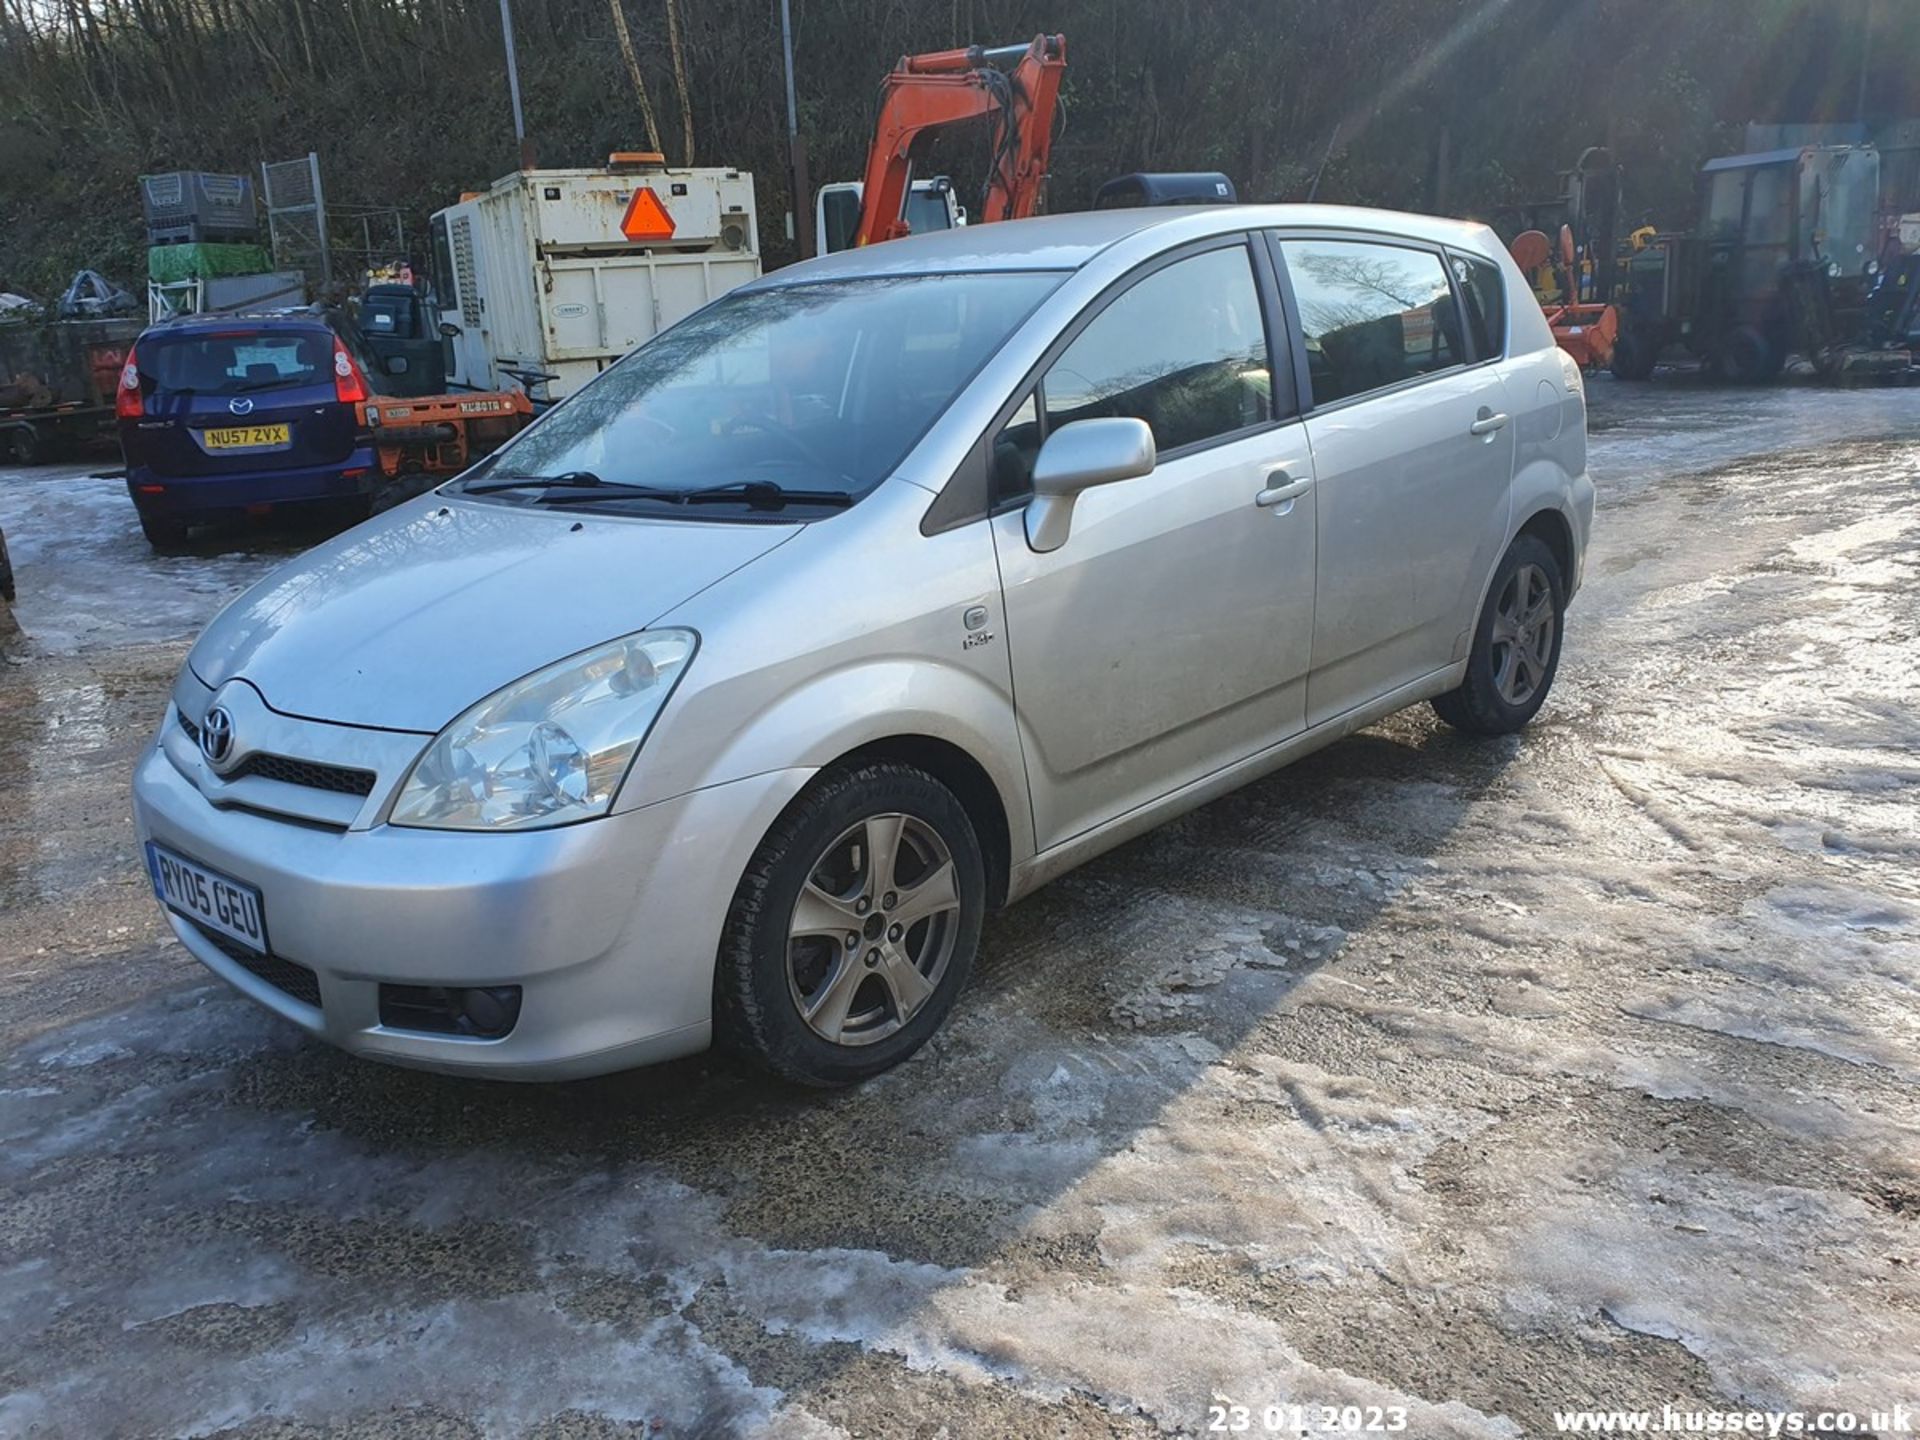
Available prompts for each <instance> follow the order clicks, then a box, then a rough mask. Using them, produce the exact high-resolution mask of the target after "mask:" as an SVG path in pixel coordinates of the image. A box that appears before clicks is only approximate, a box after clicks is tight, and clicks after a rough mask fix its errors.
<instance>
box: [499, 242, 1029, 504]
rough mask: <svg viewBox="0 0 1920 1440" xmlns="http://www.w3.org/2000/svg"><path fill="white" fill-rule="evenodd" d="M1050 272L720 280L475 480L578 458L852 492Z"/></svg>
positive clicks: (710, 479)
mask: <svg viewBox="0 0 1920 1440" xmlns="http://www.w3.org/2000/svg"><path fill="white" fill-rule="evenodd" d="M1060 278H1061V277H1060V276H1059V275H1058V274H1039V273H1017V274H1008V273H1000V274H949V275H921V276H888V277H877V278H868V279H860V280H843V281H834V282H826V283H820V284H812V285H792V286H782V287H778V288H774V289H767V290H754V291H742V292H736V293H735V294H733V295H730V296H728V297H726V298H725V299H723V300H721V301H719V302H718V303H717V304H714V305H711V306H709V307H707V308H706V309H705V310H702V311H700V312H699V313H697V314H695V315H693V316H691V317H689V318H688V319H686V320H684V321H682V322H681V323H680V324H678V325H676V326H674V327H673V328H672V329H671V330H668V331H667V332H665V333H664V334H662V335H661V336H660V337H659V338H658V339H655V340H653V341H651V342H650V343H648V344H646V345H644V346H642V347H641V348H640V349H638V350H636V351H635V352H634V353H633V354H631V355H629V356H628V357H627V358H626V359H624V360H622V361H621V362H620V363H619V364H618V365H616V366H614V367H613V368H612V369H610V370H608V371H607V372H606V373H605V374H604V375H602V376H600V377H599V378H598V379H596V380H595V381H593V383H592V384H590V385H588V386H587V387H586V388H585V389H583V390H581V391H580V393H579V394H577V395H575V396H574V397H573V398H572V399H570V400H568V401H567V402H566V403H565V404H563V405H561V406H559V407H558V408H556V409H554V410H553V411H551V412H550V413H549V414H548V415H546V416H545V417H544V418H543V419H541V420H540V421H539V422H537V423H536V424H534V425H533V426H532V427H530V428H529V429H528V430H527V431H525V432H524V433H523V434H522V435H521V436H520V437H519V438H518V439H517V440H515V441H514V442H513V443H512V444H511V445H509V446H507V447H506V448H505V449H503V450H501V451H500V452H499V454H498V459H497V460H496V462H495V464H494V465H493V466H491V467H489V469H488V471H487V472H486V474H485V476H484V479H485V481H486V482H487V483H489V484H493V483H497V482H500V481H503V480H506V479H509V478H511V477H514V476H529V477H551V476H557V475H566V474H570V473H574V472H582V471H584V472H589V473H591V474H592V475H594V476H596V477H598V478H599V479H601V480H604V481H607V482H610V483H612V484H618V485H644V486H648V487H651V488H660V489H675V490H696V489H704V488H707V487H711V486H716V485H732V484H739V483H743V482H754V481H764V482H770V483H772V484H775V485H779V486H781V487H783V488H786V489H807V490H816V491H830V492H836V493H840V494H846V495H859V494H863V493H865V492H866V491H867V490H869V489H871V488H872V487H873V486H874V485H876V484H878V483H879V482H880V481H881V480H882V479H884V478H885V477H886V476H887V475H888V474H889V473H890V472H891V471H892V470H893V468H894V467H895V466H896V465H898V464H899V463H900V461H901V460H902V459H903V458H904V457H905V455H906V453H907V451H908V450H909V449H911V448H912V447H913V445H914V444H915V443H916V442H917V441H918V440H919V439H920V437H921V436H922V435H923V434H925V433H926V431H927V429H928V427H929V426H931V425H932V424H933V422H934V420H935V419H937V418H938V417H939V415H940V413H941V411H943V410H944V409H945V408H946V407H947V405H948V404H950V403H951V402H952V400H953V398H954V397H955V396H956V395H957V394H958V393H959V392H960V389H961V387H962V386H964V385H965V384H966V383H967V381H969V380H970V379H972V378H973V375H974V373H975V372H976V371H978V370H979V368H980V367H981V365H983V364H984V363H985V362H986V360H987V359H988V357H990V356H991V355H992V354H993V352H994V351H995V350H997V349H998V348H999V347H1000V345H1001V343H1002V342H1003V341H1004V340H1005V339H1006V338H1007V336H1008V335H1010V334H1011V333H1012V332H1013V329H1014V327H1015V326H1017V325H1018V324H1019V323H1020V322H1021V321H1022V320H1023V319H1024V318H1025V317H1026V316H1027V315H1028V314H1029V313H1030V312H1031V311H1032V310H1033V308H1034V307H1035V306H1036V305H1037V304H1039V302H1040V300H1041V298H1042V297H1043V296H1045V295H1046V294H1047V292H1048V291H1050V290H1052V289H1053V287H1054V286H1055V285H1057V284H1058V283H1059V281H1060Z"/></svg>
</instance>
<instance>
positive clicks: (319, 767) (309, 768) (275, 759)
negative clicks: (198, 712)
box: [180, 714, 376, 797]
mask: <svg viewBox="0 0 1920 1440" xmlns="http://www.w3.org/2000/svg"><path fill="white" fill-rule="evenodd" d="M180 733H181V734H183V735H185V736H186V737H187V739H189V740H191V741H192V742H193V744H194V745H195V747H196V748H197V747H198V746H199V744H200V727H199V726H198V725H196V724H194V723H193V721H191V720H189V719H188V718H187V717H186V716H185V715H184V714H182V715H181V716H180ZM249 775H251V776H254V777H255V778H257V779H261V780H278V781H280V782H281V783H282V784H283V785H302V786H305V787H306V788H307V789H309V790H327V791H331V792H332V793H333V794H335V795H359V796H362V797H365V796H368V795H371V794H372V793H373V784H374V780H375V778H376V777H375V776H374V773H373V771H371V770H355V769H353V768H351V767H350V766H346V765H323V764H321V763H320V762H319V761H316V760H295V759H294V758H293V757H292V756H290V755H266V754H259V755H249V756H248V757H247V758H246V759H245V760H242V761H241V762H240V765H239V768H238V769H236V770H235V771H234V772H233V773H232V774H231V775H228V776H227V777H226V778H227V779H228V780H244V779H246V778H247V777H248V776H249Z"/></svg>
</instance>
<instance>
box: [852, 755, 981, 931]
mask: <svg viewBox="0 0 1920 1440" xmlns="http://www.w3.org/2000/svg"><path fill="white" fill-rule="evenodd" d="M871 760H888V761H893V762H895V763H898V764H902V765H911V766H913V767H914V768H915V769H916V770H924V771H925V772H926V773H927V774H929V775H931V776H932V777H933V778H934V779H936V780H938V781H939V782H940V783H941V784H942V785H944V786H946V787H947V789H949V790H951V791H952V792H953V794H954V798H956V799H957V800H959V802H960V805H961V808H962V809H964V810H965V811H966V812H967V819H968V820H970V821H971V822H972V823H973V831H974V835H975V836H976V837H977V838H978V839H979V841H980V851H981V857H982V859H983V861H984V862H985V865H986V871H987V903H988V904H989V905H990V906H991V907H993V908H994V909H996V910H997V909H999V908H1000V907H1001V906H1002V905H1004V904H1006V903H1007V879H1008V876H1009V875H1010V874H1011V872H1012V868H1013V837H1012V832H1011V830H1010V829H1009V827H1008V824H1007V807H1006V802H1005V801H1004V800H1003V799H1002V798H1001V796H1000V791H999V788H998V787H997V786H996V785H995V784H994V783H993V777H992V776H991V775H989V774H988V773H987V768H986V766H984V765H982V764H981V763H980V762H979V761H978V760H976V759H974V757H973V756H972V755H970V754H968V753H967V751H966V750H964V749H962V748H961V747H960V746H959V745H956V744H954V743H953V742H952V741H951V740H942V739H940V738H939V737H938V736H934V735H917V734H901V735H887V736H883V737H882V738H880V739H877V740H869V741H867V742H865V743H864V744H861V745H857V746H855V747H854V748H853V749H851V750H849V751H847V752H846V753H845V754H843V755H840V756H838V757H836V758H835V759H834V760H832V761H831V762H829V763H828V764H827V765H826V766H823V767H822V770H823V771H825V770H829V769H847V768H850V767H853V766H857V765H860V764H861V763H863V762H866V761H871Z"/></svg>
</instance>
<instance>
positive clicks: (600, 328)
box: [433, 156, 760, 400]
mask: <svg viewBox="0 0 1920 1440" xmlns="http://www.w3.org/2000/svg"><path fill="white" fill-rule="evenodd" d="M642 191H650V192H651V198H650V199H649V198H646V197H643V196H642V195H641V193H640V192H642ZM656 202H657V209H656ZM662 217H664V218H662ZM636 237H638V238H636ZM433 247H434V279H435V290H436V292H437V294H438V297H439V301H438V303H439V305H440V319H441V333H442V334H444V335H446V336H447V337H448V355H447V377H448V380H449V383H450V385H451V386H452V388H454V389H474V390H508V389H513V388H515V387H516V386H517V385H519V384H520V383H521V382H520V380H519V379H518V378H517V377H516V375H515V373H514V372H516V371H517V372H520V374H522V375H526V376H530V377H531V376H541V375H545V376H551V377H553V378H551V379H549V380H545V381H540V380H532V381H531V382H530V383H529V386H528V388H529V389H530V390H531V391H532V393H533V394H534V395H535V396H537V397H545V398H548V399H554V400H558V399H562V398H564V397H565V396H568V395H571V394H572V393H573V392H574V391H575V390H578V389H579V388H580V387H581V386H582V385H584V384H586V382H587V381H589V380H591V379H592V378H593V377H594V376H595V375H597V374H599V373H600V372H601V371H602V370H604V369H606V368H607V366H609V365H611V364H612V363H613V362H614V361H616V360H618V359H619V358H620V357H621V356H622V355H625V354H626V353H627V352H628V351H630V350H632V349H633V348H634V347H635V346H637V345H640V344H642V343H643V342H645V341H647V340H650V339H652V338H653V337H654V336H655V335H657V334H658V333H659V332H660V331H662V330H664V329H665V328H666V327H667V326H669V325H671V324H673V323H674V322H675V321H676V320H679V319H681V318H683V317H684V316H687V315H690V314H692V313H693V312H694V311H695V310H698V309H699V308H700V307H701V306H702V305H704V304H706V303H707V302H708V301H709V300H712V299H715V298H716V297H718V296H720V295H724V294H725V293H726V292H727V291H729V290H731V289H733V288H734V287H735V286H738V285H744V284H745V283H746V282H747V281H749V280H752V279H754V278H755V277H756V276H758V275H759V274H760V237H759V228H758V216H757V215H756V214H755V212H754V204H753V177H752V176H751V175H749V174H747V173H746V172H745V171H742V170H725V169H718V168H709V169H694V170H674V169H669V168H667V167H666V166H665V165H663V164H659V163H656V162H655V161H654V159H653V157H637V158H634V157H623V156H615V157H613V160H612V162H610V163H609V165H608V168H606V169H604V170H522V171H520V172H519V173H517V174H514V175H508V176H505V177H503V178H502V179H499V180H496V181H494V183H493V186H492V188H491V189H488V190H485V191H482V192H480V193H479V194H476V195H469V196H466V197H464V198H463V199H462V200H461V201H460V203H459V204H458V205H450V206H448V207H447V208H446V209H445V210H441V211H439V212H437V213H436V214H435V215H434V217H433Z"/></svg>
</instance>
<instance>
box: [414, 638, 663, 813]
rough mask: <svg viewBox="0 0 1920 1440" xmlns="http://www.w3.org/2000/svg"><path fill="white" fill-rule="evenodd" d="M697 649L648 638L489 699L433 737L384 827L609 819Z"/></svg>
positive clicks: (552, 668) (578, 660)
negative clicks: (636, 758)
mask: <svg viewBox="0 0 1920 1440" xmlns="http://www.w3.org/2000/svg"><path fill="white" fill-rule="evenodd" d="M698 644H699V637H698V636H696V635H695V634H694V633H693V631H691V630H643V631H641V632H640V633H639V634H638V635H629V636H627V637H625V638H624V639H620V640H615V641H612V642H611V643H609V644H606V645H601V646H598V647H596V648H594V649H592V650H589V651H587V652H586V653H584V654H581V655H575V656H573V657H572V658H571V659H567V660H562V661H561V662H560V663H559V664H557V665H549V666H548V667H547V668H546V669H544V670H536V671H535V672H534V673H533V674H531V675H529V676H527V677H526V678H525V679H524V680H516V681H514V682H513V684H511V685H509V686H507V687H506V689H504V690H499V691H496V692H495V693H494V694H492V695H489V696H488V697H487V698H486V699H485V700H482V701H481V702H480V703H479V704H478V705H475V706H474V707H473V708H472V709H471V710H469V711H467V712H466V714H464V715H462V716H461V717H460V718H459V719H457V720H455V721H454V722H453V723H452V724H451V725H449V726H447V728H446V729H445V730H442V731H441V732H440V733H439V735H437V736H436V737H434V741H433V743H432V744H431V745H429V746H428V747H427V751H426V753H425V754H424V755H422V756H421V757H420V759H419V760H418V761H417V762H416V763H415V765H414V767H413V773H412V774H410V775H408V776H407V783H406V784H405V785H404V786H402V787H401V790H400V798H399V799H398V800H396V801H395V802H394V806H393V813H392V814H391V815H390V816H389V817H388V819H389V822H390V823H391V824H394V825H412V826H419V827H422V828H425V829H430V830H534V829H539V828H542V827H544V826H549V825H566V824H570V823H571V822H573V821H575V820H587V819H591V818H592V817H594V816H596V815H604V814H606V813H607V810H608V807H610V806H611V805H612V804H613V797H614V796H615V795H616V794H617V793H618V792H619V789H620V782H621V781H622V780H624V779H625V778H626V774H627V769H628V767H629V766H630V765H631V764H632V763H633V757H634V754H635V752H637V751H638V750H639V748H640V742H641V741H642V740H644V739H646V738H647V731H648V729H649V728H650V727H651V726H652V725H653V721H654V717H655V716H656V715H658V714H659V713H660V707H661V706H663V705H665V704H666V703H667V697H668V696H669V695H671V694H672V693H673V687H674V686H675V685H676V684H677V683H678V682H679V679H680V676H681V675H682V674H683V673H685V671H686V668H687V662H688V661H689V660H691V659H692V658H693V652H694V649H695V647H696V646H697V645H698Z"/></svg>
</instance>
